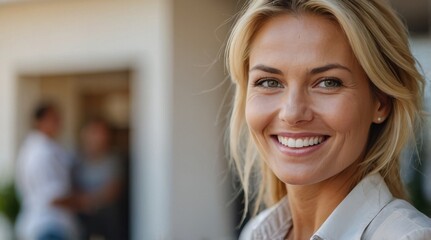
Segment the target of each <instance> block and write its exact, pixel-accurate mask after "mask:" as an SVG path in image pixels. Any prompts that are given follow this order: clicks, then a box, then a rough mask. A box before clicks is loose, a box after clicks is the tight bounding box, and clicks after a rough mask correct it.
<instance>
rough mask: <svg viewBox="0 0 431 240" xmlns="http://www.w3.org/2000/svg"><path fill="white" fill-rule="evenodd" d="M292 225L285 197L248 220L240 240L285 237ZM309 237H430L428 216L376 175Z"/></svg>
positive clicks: (338, 239)
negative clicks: (399, 196)
mask: <svg viewBox="0 0 431 240" xmlns="http://www.w3.org/2000/svg"><path fill="white" fill-rule="evenodd" d="M291 226H292V217H291V213H290V210H289V206H288V202H287V198H284V199H282V200H281V201H280V202H279V203H278V204H276V205H275V206H274V207H272V208H269V209H267V210H265V211H263V212H262V213H260V214H259V215H258V216H256V217H255V218H254V219H252V220H251V221H250V223H248V224H247V225H246V227H245V228H244V230H243V232H242V233H241V237H240V239H241V240H249V239H253V240H257V239H259V240H260V239H262V240H263V239H271V240H283V239H285V237H286V235H287V233H288V231H289V229H290V228H291ZM310 239H311V240H344V239H346V240H368V239H372V240H385V239H387V240H393V239H403V240H430V239H431V219H430V218H428V217H427V216H425V215H424V214H422V213H421V212H419V211H418V210H417V209H415V208H414V207H413V206H412V205H410V204H409V203H408V202H406V201H404V200H400V199H396V198H394V197H393V196H392V194H391V192H390V191H389V189H388V187H387V185H386V183H385V181H384V179H383V178H382V177H381V176H380V174H372V175H369V176H367V177H365V178H364V179H363V180H362V181H361V182H360V183H359V184H358V185H356V187H355V188H354V189H353V190H352V191H351V192H350V193H349V194H348V195H347V197H346V198H345V199H344V200H343V201H342V202H341V203H340V204H339V205H338V206H337V207H336V208H335V210H334V211H333V212H332V213H331V215H330V216H329V217H328V218H327V219H326V221H325V222H324V223H323V224H322V226H321V227H320V228H319V229H318V230H317V231H316V232H315V233H314V234H313V236H312V237H311V238H310Z"/></svg>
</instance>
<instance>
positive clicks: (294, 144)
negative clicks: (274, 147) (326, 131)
mask: <svg viewBox="0 0 431 240" xmlns="http://www.w3.org/2000/svg"><path fill="white" fill-rule="evenodd" d="M326 138H327V137H326V136H309V137H286V136H281V135H277V140H278V142H279V143H280V144H281V145H283V146H286V147H289V148H305V147H310V146H315V145H319V144H321V143H322V142H323V141H325V140H326Z"/></svg>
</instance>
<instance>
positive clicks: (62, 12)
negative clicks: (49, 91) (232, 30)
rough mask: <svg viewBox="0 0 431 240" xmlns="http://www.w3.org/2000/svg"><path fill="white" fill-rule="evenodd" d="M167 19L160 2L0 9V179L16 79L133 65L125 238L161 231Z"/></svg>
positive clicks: (166, 7) (9, 155)
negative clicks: (128, 232)
mask: <svg viewBox="0 0 431 240" xmlns="http://www.w3.org/2000/svg"><path fill="white" fill-rule="evenodd" d="M170 24H171V17H170V3H169V2H168V1H164V0H141V1H135V0H124V1H115V0H85V1H79V0H77V1H35V2H28V3H20V4H12V3H11V4H7V5H2V6H0V52H1V53H2V54H0V109H2V111H1V113H0V132H1V133H2V134H1V135H0V177H1V178H2V179H1V180H0V181H1V182H3V183H4V182H5V181H7V180H10V178H11V177H12V175H13V164H14V159H15V156H16V150H17V147H18V145H17V142H18V137H17V135H18V134H17V132H18V131H17V129H19V128H20V127H21V125H19V124H21V123H20V121H17V114H16V112H17V111H16V109H18V108H20V107H21V106H20V105H18V100H17V99H18V96H17V92H18V87H19V86H18V85H17V77H18V76H20V75H33V76H36V75H37V74H39V73H40V74H56V73H65V72H66V73H73V72H86V71H92V72H95V71H104V70H115V69H133V71H134V72H135V76H134V80H133V89H134V92H133V96H134V98H133V100H132V101H133V104H134V106H133V107H134V111H133V113H134V115H133V116H132V119H133V120H132V127H133V129H134V130H135V131H134V134H133V143H134V146H133V156H134V161H133V163H132V164H133V166H132V169H133V171H134V172H133V173H134V175H133V176H134V179H133V186H132V187H133V191H132V192H133V196H132V197H133V203H132V207H133V222H134V223H135V224H134V225H132V231H133V232H132V235H133V236H134V239H155V238H156V236H161V237H163V236H164V235H168V234H169V233H170V226H169V224H170V221H169V218H170V212H169V208H168V207H167V206H169V205H170V203H169V184H170V183H169V179H170V177H169V171H168V169H169V167H170V166H169V161H170V159H171V150H170V148H171V146H169V145H168V144H166V142H167V139H169V134H170V129H171V127H170V117H169V116H170V106H169V104H170V103H171V101H170V99H171V97H172V94H171V92H170V89H171V86H170V83H171V81H172V79H171V77H172V74H171V69H172V67H171V65H172V57H171V51H170V49H171V45H172V44H171V41H172V40H171V39H172V38H171V32H172V31H171V25H170ZM161 146H163V147H161ZM154 183H157V184H154Z"/></svg>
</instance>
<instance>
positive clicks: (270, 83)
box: [255, 79, 283, 88]
mask: <svg viewBox="0 0 431 240" xmlns="http://www.w3.org/2000/svg"><path fill="white" fill-rule="evenodd" d="M255 85H256V86H259V87H263V88H283V85H281V83H280V82H279V81H277V80H275V79H261V80H259V81H257V82H256V83H255Z"/></svg>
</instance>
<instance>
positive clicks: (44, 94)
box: [16, 69, 132, 239]
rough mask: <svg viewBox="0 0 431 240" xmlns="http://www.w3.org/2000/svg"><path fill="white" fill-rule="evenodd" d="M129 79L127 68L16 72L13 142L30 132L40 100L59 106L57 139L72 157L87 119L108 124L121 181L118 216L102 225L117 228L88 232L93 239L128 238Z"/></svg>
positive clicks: (116, 202) (19, 141)
mask: <svg viewBox="0 0 431 240" xmlns="http://www.w3.org/2000/svg"><path fill="white" fill-rule="evenodd" d="M131 79H132V71H131V70H130V69H124V70H115V71H101V72H90V73H88V72H87V73H64V74H37V75H31V74H23V75H21V76H19V82H18V94H17V103H18V106H19V107H18V109H17V118H16V119H17V123H16V124H17V135H18V136H17V138H16V139H17V141H18V144H17V146H20V144H21V143H22V141H23V139H24V138H25V136H26V134H27V133H28V132H29V131H30V130H31V128H32V123H31V117H32V112H33V109H34V108H35V107H36V105H37V104H38V103H40V102H41V101H49V102H52V103H54V104H55V105H56V106H57V107H58V108H59V109H60V112H61V115H62V119H63V121H62V132H61V135H60V136H59V138H58V141H59V142H60V143H61V144H62V145H63V146H64V147H65V148H66V149H67V150H68V151H69V152H70V153H71V155H74V156H79V154H77V153H79V152H80V149H81V139H80V132H81V131H82V128H83V126H84V125H85V124H86V123H87V122H89V121H91V120H92V119H93V120H94V119H103V120H104V121H106V123H108V124H109V129H110V135H111V141H110V142H111V144H110V146H111V151H112V153H115V155H116V156H118V159H119V162H120V165H121V171H120V172H121V173H120V176H121V179H122V181H121V183H122V184H121V190H120V191H119V194H118V197H117V198H116V200H115V206H114V207H115V209H116V214H115V215H116V218H115V219H109V220H108V221H107V224H109V226H101V228H110V229H112V228H117V229H116V232H115V234H114V235H115V237H114V238H113V237H110V236H107V237H106V236H103V234H105V233H103V234H101V233H98V232H94V233H90V236H92V237H96V238H97V239H129V219H130V214H129V212H130V211H129V205H130V204H129V202H130V201H129V199H130V198H129V196H130V191H129V186H130V174H129V173H130V171H129V165H130V140H129V139H130V125H131V124H130V115H131V114H130V113H131V87H130V86H131ZM76 161H80V160H79V159H77V160H76ZM108 222H109V223H108ZM84 228H85V226H84ZM99 228H100V227H99ZM91 234H93V235H91ZM108 234H109V233H108Z"/></svg>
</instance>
